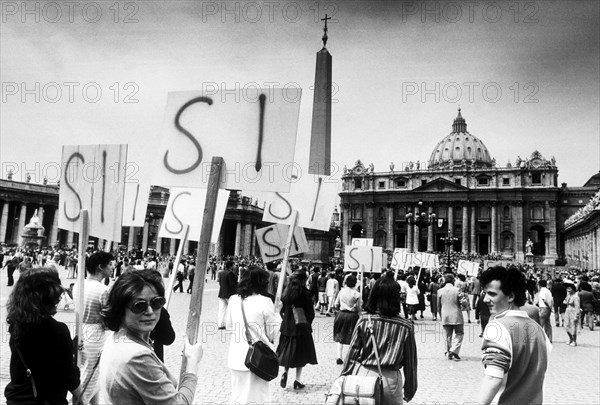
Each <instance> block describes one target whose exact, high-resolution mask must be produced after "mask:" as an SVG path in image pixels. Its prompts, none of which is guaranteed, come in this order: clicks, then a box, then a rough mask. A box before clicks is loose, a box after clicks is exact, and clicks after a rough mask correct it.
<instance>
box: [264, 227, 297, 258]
mask: <svg viewBox="0 0 600 405" xmlns="http://www.w3.org/2000/svg"><path fill="white" fill-rule="evenodd" d="M289 229H290V226H289V225H284V224H274V225H271V226H267V227H265V228H260V229H257V230H256V240H258V246H259V247H260V253H261V256H262V259H263V262H265V263H268V262H272V261H274V260H279V259H283V250H284V249H283V248H284V245H285V242H286V240H287V235H288V232H289ZM307 251H308V241H307V240H306V235H305V234H304V229H303V228H301V227H299V226H297V227H295V228H294V235H293V236H292V245H291V246H290V256H294V255H297V254H299V253H304V252H307Z"/></svg>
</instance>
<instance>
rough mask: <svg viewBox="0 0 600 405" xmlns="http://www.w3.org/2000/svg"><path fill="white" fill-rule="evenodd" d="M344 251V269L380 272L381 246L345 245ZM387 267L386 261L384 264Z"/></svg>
mask: <svg viewBox="0 0 600 405" xmlns="http://www.w3.org/2000/svg"><path fill="white" fill-rule="evenodd" d="M345 249H346V250H345V252H344V271H356V272H359V271H361V266H364V271H365V272H366V273H381V268H382V257H383V248H382V247H381V246H346V247H345ZM385 265H386V267H387V263H386V264H385Z"/></svg>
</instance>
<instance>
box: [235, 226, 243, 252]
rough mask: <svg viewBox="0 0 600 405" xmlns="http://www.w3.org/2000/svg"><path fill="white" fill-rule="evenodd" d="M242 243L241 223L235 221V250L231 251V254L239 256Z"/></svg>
mask: <svg viewBox="0 0 600 405" xmlns="http://www.w3.org/2000/svg"><path fill="white" fill-rule="evenodd" d="M241 242H242V223H241V222H240V221H237V224H236V227H235V248H234V250H233V254H234V255H235V256H239V255H240V248H241V244H242V243H241Z"/></svg>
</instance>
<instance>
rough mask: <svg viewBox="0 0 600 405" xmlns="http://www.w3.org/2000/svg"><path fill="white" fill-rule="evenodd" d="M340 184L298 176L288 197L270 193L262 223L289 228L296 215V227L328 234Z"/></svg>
mask: <svg viewBox="0 0 600 405" xmlns="http://www.w3.org/2000/svg"><path fill="white" fill-rule="evenodd" d="M338 185H339V182H338V181H337V180H334V179H331V178H329V177H323V176H314V175H312V174H305V175H304V176H302V175H300V176H299V177H298V178H297V179H296V182H294V183H293V184H292V189H291V190H290V192H289V193H273V194H271V195H270V197H269V198H268V199H267V204H266V206H265V210H264V212H263V221H265V222H274V223H280V224H289V218H290V217H291V216H292V211H293V210H296V211H298V226H300V227H303V228H310V229H319V230H321V231H329V227H330V226H331V217H332V215H333V210H334V208H335V201H336V198H337V190H338Z"/></svg>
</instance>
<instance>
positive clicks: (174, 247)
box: [169, 238, 177, 256]
mask: <svg viewBox="0 0 600 405" xmlns="http://www.w3.org/2000/svg"><path fill="white" fill-rule="evenodd" d="M176 252H177V239H175V238H171V242H170V243H169V254H170V255H171V256H174V255H175V253H176Z"/></svg>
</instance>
